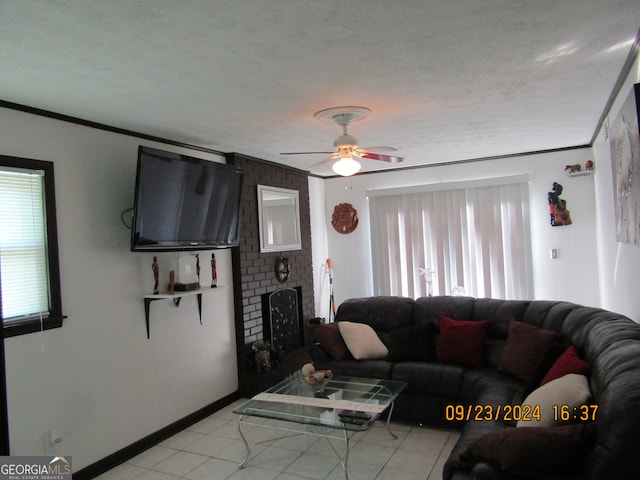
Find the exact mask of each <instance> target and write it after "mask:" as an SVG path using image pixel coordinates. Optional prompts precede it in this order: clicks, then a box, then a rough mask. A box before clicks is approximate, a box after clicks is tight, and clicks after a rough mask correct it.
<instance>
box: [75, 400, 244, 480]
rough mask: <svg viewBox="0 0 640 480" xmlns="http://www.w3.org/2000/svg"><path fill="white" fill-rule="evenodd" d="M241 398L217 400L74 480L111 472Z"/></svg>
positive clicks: (92, 467) (141, 440) (129, 446)
mask: <svg viewBox="0 0 640 480" xmlns="http://www.w3.org/2000/svg"><path fill="white" fill-rule="evenodd" d="M239 398H240V392H239V391H236V392H234V393H232V394H231V395H227V396H226V397H224V398H221V399H220V400H217V401H215V402H213V403H211V404H209V405H207V406H206V407H203V408H201V409H200V410H197V411H195V412H193V413H191V414H189V415H187V416H186V417H184V418H181V419H180V420H178V421H177V422H174V423H172V424H170V425H167V426H166V427H164V428H161V429H160V430H158V431H157V432H154V433H152V434H150V435H147V436H146V437H144V438H141V439H140V440H138V441H136V442H134V443H132V444H131V445H128V446H126V447H124V448H122V449H120V450H118V451H117V452H115V453H112V454H111V455H109V456H107V457H105V458H103V459H102V460H98V461H97V462H95V463H92V464H91V465H88V466H86V467H84V468H83V469H82V470H79V471H78V472H73V479H74V480H89V479H92V478H95V477H97V476H98V475H101V474H103V473H105V472H106V471H108V470H111V469H112V468H113V467H116V466H118V465H120V464H121V463H124V462H126V461H127V460H129V459H130V458H133V457H135V456H136V455H138V454H140V453H142V452H144V451H145V450H147V449H148V448H150V447H153V446H154V445H156V444H158V443H160V442H161V441H163V440H166V439H167V438H169V437H171V436H172V435H175V434H176V433H178V432H180V431H181V430H184V429H185V428H187V427H189V426H191V425H193V424H194V423H197V422H199V421H200V420H202V419H204V418H206V417H208V416H209V415H211V414H212V413H215V412H217V411H218V410H220V409H222V408H224V407H226V406H227V405H229V404H231V403H233V402H235V401H236V400H238V399H239Z"/></svg>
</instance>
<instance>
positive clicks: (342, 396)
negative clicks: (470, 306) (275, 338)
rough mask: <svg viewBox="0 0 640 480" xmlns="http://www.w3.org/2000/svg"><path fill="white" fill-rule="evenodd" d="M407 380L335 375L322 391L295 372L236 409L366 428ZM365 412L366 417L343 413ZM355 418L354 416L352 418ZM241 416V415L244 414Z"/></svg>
mask: <svg viewBox="0 0 640 480" xmlns="http://www.w3.org/2000/svg"><path fill="white" fill-rule="evenodd" d="M406 386H407V384H406V383H405V382H400V381H394V380H377V379H371V378H358V377H347V376H338V375H334V376H333V377H332V378H331V379H329V381H328V383H327V384H326V385H325V386H324V388H322V389H321V390H320V391H314V389H312V388H311V387H309V386H308V385H306V384H305V383H304V382H303V381H302V379H301V375H300V373H299V372H298V373H296V374H293V375H291V376H289V377H287V378H286V379H284V380H283V381H281V382H280V383H278V384H277V385H274V386H273V387H271V388H269V389H268V390H266V391H265V392H263V393H260V394H258V395H256V396H255V397H253V398H252V399H251V400H249V401H248V402H247V403H245V404H243V405H241V406H240V407H238V408H236V409H235V410H234V413H237V414H239V415H242V416H253V417H263V418H270V419H276V420H285V421H289V422H295V423H302V424H311V425H318V426H323V427H330V428H342V429H345V430H357V431H362V430H367V429H368V428H369V427H370V426H371V425H372V424H373V423H374V422H375V421H376V420H377V419H378V417H379V416H380V414H381V413H382V412H383V411H384V410H386V408H387V407H389V406H390V405H391V404H392V403H393V401H394V400H395V399H396V398H397V397H398V395H400V393H401V392H402V391H403V390H404V389H405V387H406ZM354 412H360V413H356V414H355V416H356V417H357V416H358V415H359V414H361V413H364V414H365V417H364V418H360V419H358V418H356V420H352V419H351V418H348V417H345V416H341V414H342V415H344V414H345V413H346V414H348V415H349V414H354ZM352 418H353V417H352ZM241 419H242V417H241Z"/></svg>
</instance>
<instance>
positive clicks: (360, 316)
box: [336, 296, 415, 332]
mask: <svg viewBox="0 0 640 480" xmlns="http://www.w3.org/2000/svg"><path fill="white" fill-rule="evenodd" d="M414 305H415V301H414V300H413V299H411V298H406V297H391V296H378V297H368V298H351V299H348V300H345V301H344V302H342V303H341V304H340V306H339V307H338V311H337V312H336V322H343V321H345V322H358V323H366V324H367V325H369V326H370V327H371V328H373V329H374V330H375V331H376V332H387V331H389V330H391V329H394V328H400V327H407V326H409V325H412V324H413V308H414Z"/></svg>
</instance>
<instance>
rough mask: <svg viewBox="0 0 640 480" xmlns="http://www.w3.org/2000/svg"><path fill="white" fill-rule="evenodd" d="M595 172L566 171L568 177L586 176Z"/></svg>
mask: <svg viewBox="0 0 640 480" xmlns="http://www.w3.org/2000/svg"><path fill="white" fill-rule="evenodd" d="M594 173H595V170H584V171H581V172H573V173H568V174H567V175H568V176H569V177H587V176H591V175H593V174H594Z"/></svg>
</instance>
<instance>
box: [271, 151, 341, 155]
mask: <svg viewBox="0 0 640 480" xmlns="http://www.w3.org/2000/svg"><path fill="white" fill-rule="evenodd" d="M320 153H322V154H324V155H331V154H332V153H336V152H335V151H334V152H284V153H280V155H316V154H320Z"/></svg>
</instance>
